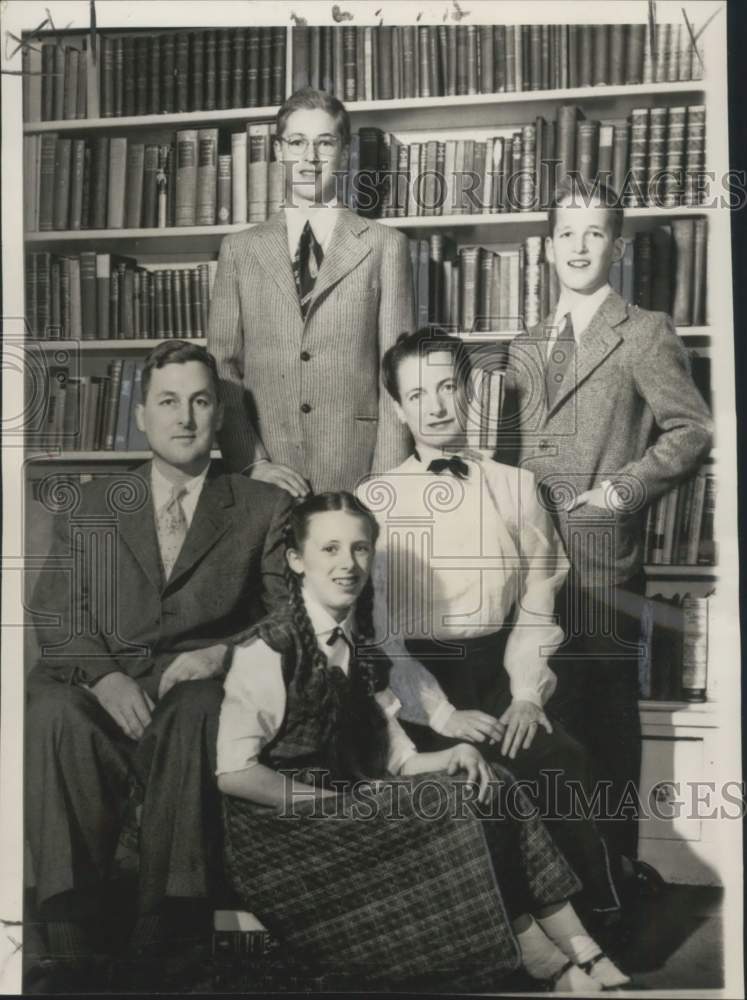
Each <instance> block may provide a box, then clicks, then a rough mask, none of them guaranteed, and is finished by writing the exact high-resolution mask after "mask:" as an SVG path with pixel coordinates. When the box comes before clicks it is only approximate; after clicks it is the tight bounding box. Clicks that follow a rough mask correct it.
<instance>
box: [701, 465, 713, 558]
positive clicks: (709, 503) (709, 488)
mask: <svg viewBox="0 0 747 1000" xmlns="http://www.w3.org/2000/svg"><path fill="white" fill-rule="evenodd" d="M715 515H716V477H715V476H712V475H707V476H706V486H705V500H704V503H703V520H702V522H701V526H700V543H699V545H698V565H699V566H714V565H715V564H716V542H715V539H714V518H715Z"/></svg>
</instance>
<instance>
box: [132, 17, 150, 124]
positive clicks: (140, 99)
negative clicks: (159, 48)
mask: <svg viewBox="0 0 747 1000" xmlns="http://www.w3.org/2000/svg"><path fill="white" fill-rule="evenodd" d="M149 73H150V36H149V35H138V36H137V37H136V38H135V114H136V115H147V114H148V76H149Z"/></svg>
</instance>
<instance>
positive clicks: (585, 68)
mask: <svg viewBox="0 0 747 1000" xmlns="http://www.w3.org/2000/svg"><path fill="white" fill-rule="evenodd" d="M593 28H594V26H593V25H591V24H580V25H579V26H578V47H577V56H578V79H577V81H576V86H577V87H590V86H591V84H592V80H593V58H594V49H595V45H594V41H595V39H594V30H593Z"/></svg>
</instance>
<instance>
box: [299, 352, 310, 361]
mask: <svg viewBox="0 0 747 1000" xmlns="http://www.w3.org/2000/svg"><path fill="white" fill-rule="evenodd" d="M301 361H311V355H310V354H309V352H308V351H301Z"/></svg>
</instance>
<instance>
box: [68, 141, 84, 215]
mask: <svg viewBox="0 0 747 1000" xmlns="http://www.w3.org/2000/svg"><path fill="white" fill-rule="evenodd" d="M85 164H86V140H85V139H73V140H72V153H71V157H70V213H69V218H68V228H69V229H73V230H78V229H80V228H81V226H82V220H83V180H84V174H85Z"/></svg>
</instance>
